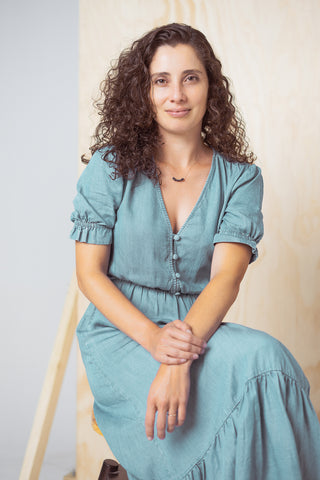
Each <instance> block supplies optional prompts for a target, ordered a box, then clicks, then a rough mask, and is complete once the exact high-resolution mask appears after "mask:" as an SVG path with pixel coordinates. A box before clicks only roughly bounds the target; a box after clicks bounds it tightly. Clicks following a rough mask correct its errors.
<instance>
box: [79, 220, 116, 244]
mask: <svg viewBox="0 0 320 480" xmlns="http://www.w3.org/2000/svg"><path fill="white" fill-rule="evenodd" d="M112 236H113V232H112V228H109V227H106V226H104V225H99V224H96V223H88V224H87V225H84V224H78V223H75V224H74V226H73V229H72V231H71V233H70V238H71V239H72V240H77V241H78V242H83V243H92V244H95V245H110V244H111V243H112Z"/></svg>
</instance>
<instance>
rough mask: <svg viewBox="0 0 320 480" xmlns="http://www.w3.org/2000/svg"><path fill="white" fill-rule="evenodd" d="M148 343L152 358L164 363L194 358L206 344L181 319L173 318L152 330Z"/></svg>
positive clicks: (172, 363) (175, 363)
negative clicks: (171, 320) (154, 330)
mask: <svg viewBox="0 0 320 480" xmlns="http://www.w3.org/2000/svg"><path fill="white" fill-rule="evenodd" d="M150 343H151V346H150V353H151V355H152V356H153V358H154V359H155V360H157V361H158V362H160V363H164V364H166V365H180V364H181V363H185V362H187V361H188V360H196V359H197V358H199V355H201V354H202V353H204V351H205V348H206V346H207V344H206V342H205V340H202V339H201V338H199V337H196V336H195V335H193V333H192V331H191V328H190V326H189V325H188V324H186V323H184V322H182V321H181V320H174V321H173V322H170V323H168V324H167V325H165V326H164V327H162V328H159V329H158V330H157V331H156V332H153V334H152V338H151V342H150Z"/></svg>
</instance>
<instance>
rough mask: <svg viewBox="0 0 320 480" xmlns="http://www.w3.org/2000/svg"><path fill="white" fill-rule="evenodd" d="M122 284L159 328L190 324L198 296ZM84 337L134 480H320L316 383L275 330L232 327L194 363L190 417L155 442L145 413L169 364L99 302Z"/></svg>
mask: <svg viewBox="0 0 320 480" xmlns="http://www.w3.org/2000/svg"><path fill="white" fill-rule="evenodd" d="M115 283H116V284H117V286H118V288H120V290H121V291H122V292H123V293H124V294H125V295H126V296H127V297H128V298H129V299H130V300H131V301H132V303H133V304H135V305H136V306H137V307H138V308H140V310H141V311H143V313H145V314H146V315H147V316H148V318H150V319H151V320H152V321H154V322H156V323H157V324H158V325H159V326H162V325H164V324H166V323H168V322H169V321H172V320H175V319H176V318H180V319H182V320H183V318H184V317H185V315H186V314H187V312H188V310H189V309H190V307H191V305H192V303H193V302H194V300H195V298H196V296H195V295H181V296H180V297H178V298H177V297H176V296H174V295H172V294H170V293H167V292H163V291H160V290H155V289H148V288H145V287H140V286H137V285H133V284H130V283H129V282H124V281H118V282H115ZM77 335H78V340H79V345H80V349H81V353H82V358H83V361H84V364H85V367H86V372H87V376H88V380H89V384H90V387H91V390H92V393H93V395H94V414H95V417H96V420H97V423H98V425H99V428H100V430H101V432H102V433H103V435H104V437H105V438H106V440H107V442H108V444H109V446H110V448H111V450H112V451H113V453H114V455H115V456H116V458H117V459H118V461H119V462H120V463H121V464H122V465H123V467H124V468H125V469H126V470H127V472H128V477H129V479H130V480H320V455H319V454H320V427H319V422H318V419H317V416H316V414H315V411H314V409H313V406H312V404H311V402H310V399H309V384H308V381H307V379H306V377H305V376H304V374H303V372H302V370H301V368H300V366H299V365H298V363H297V362H296V360H295V359H294V358H293V356H292V355H291V353H290V352H289V351H288V350H287V349H286V348H285V347H284V345H283V344H281V343H280V342H279V341H277V340H276V339H274V338H273V337H271V336H270V335H268V334H266V333H264V332H261V331H257V330H254V329H251V328H248V327H244V326H241V325H237V324H233V323H222V324H221V326H220V327H219V329H218V330H217V331H216V333H215V334H214V335H213V336H212V337H211V339H210V340H209V342H208V347H207V349H206V352H205V354H204V355H202V356H200V358H199V359H198V360H196V361H194V362H193V364H192V366H191V389H190V397H189V403H188V408H187V417H186V421H185V423H184V424H183V425H182V426H181V427H177V428H176V429H175V431H174V432H173V433H170V434H168V433H167V434H166V438H165V439H164V440H159V439H158V438H157V436H156V434H155V438H154V440H152V441H149V440H147V437H146V434H145V429H144V419H145V412H146V405H147V397H148V392H149V388H150V385H151V383H152V381H153V379H154V377H155V375H156V373H157V370H158V368H159V363H158V362H157V361H155V360H154V359H153V358H152V357H151V355H150V354H149V353H148V352H147V351H146V350H145V349H144V348H143V347H141V346H140V345H139V344H137V343H136V342H135V341H133V340H131V339H130V338H129V337H127V336H126V335H125V334H124V333H122V332H121V331H119V330H118V329H117V328H115V327H114V326H113V325H112V324H111V323H110V322H109V321H108V319H106V318H105V317H104V316H103V315H102V314H101V313H100V312H99V311H98V310H97V309H96V308H95V307H94V306H93V305H92V304H90V305H89V307H88V309H87V311H86V313H85V315H84V316H83V318H82V319H81V321H80V323H79V326H78V328H77ZM155 433H156V432H155Z"/></svg>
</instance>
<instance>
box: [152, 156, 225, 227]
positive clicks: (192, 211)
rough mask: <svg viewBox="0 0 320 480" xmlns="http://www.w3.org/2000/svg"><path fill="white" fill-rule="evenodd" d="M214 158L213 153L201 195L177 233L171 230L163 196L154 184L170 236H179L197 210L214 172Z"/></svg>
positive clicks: (158, 186)
mask: <svg viewBox="0 0 320 480" xmlns="http://www.w3.org/2000/svg"><path fill="white" fill-rule="evenodd" d="M214 157H215V152H214V151H213V154H212V159H211V166H210V170H209V173H208V176H207V179H206V181H205V184H204V186H203V188H202V190H201V193H200V195H199V197H198V199H197V201H196V203H195V204H194V206H193V207H192V209H191V211H190V213H189V215H188V216H187V218H186V220H185V222H184V223H183V225H182V226H181V228H180V229H179V231H178V232H176V233H175V232H174V231H173V229H172V225H171V222H170V218H169V215H168V211H167V207H166V205H165V203H164V199H163V195H162V192H161V187H160V184H159V182H158V183H157V184H156V190H157V192H158V196H159V200H160V205H161V208H162V211H163V213H164V216H165V219H166V223H167V225H168V227H169V229H170V231H171V234H172V235H180V234H181V232H182V230H184V228H185V227H186V225H187V224H188V223H189V220H190V219H191V217H192V216H193V215H194V212H195V211H196V210H197V208H198V206H199V204H200V202H201V200H202V197H203V196H204V193H205V191H206V189H207V185H208V184H209V181H210V177H211V176H212V174H213V170H214V164H215V161H214Z"/></svg>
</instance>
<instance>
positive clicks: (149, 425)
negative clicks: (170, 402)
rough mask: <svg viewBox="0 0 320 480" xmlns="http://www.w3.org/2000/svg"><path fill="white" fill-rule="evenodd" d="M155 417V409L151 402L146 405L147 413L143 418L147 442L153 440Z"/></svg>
mask: <svg viewBox="0 0 320 480" xmlns="http://www.w3.org/2000/svg"><path fill="white" fill-rule="evenodd" d="M155 416H156V407H155V405H154V404H152V403H151V402H150V403H149V402H148V404H147V411H146V417H145V430H146V435H147V438H148V440H153V436H154V422H155Z"/></svg>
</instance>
